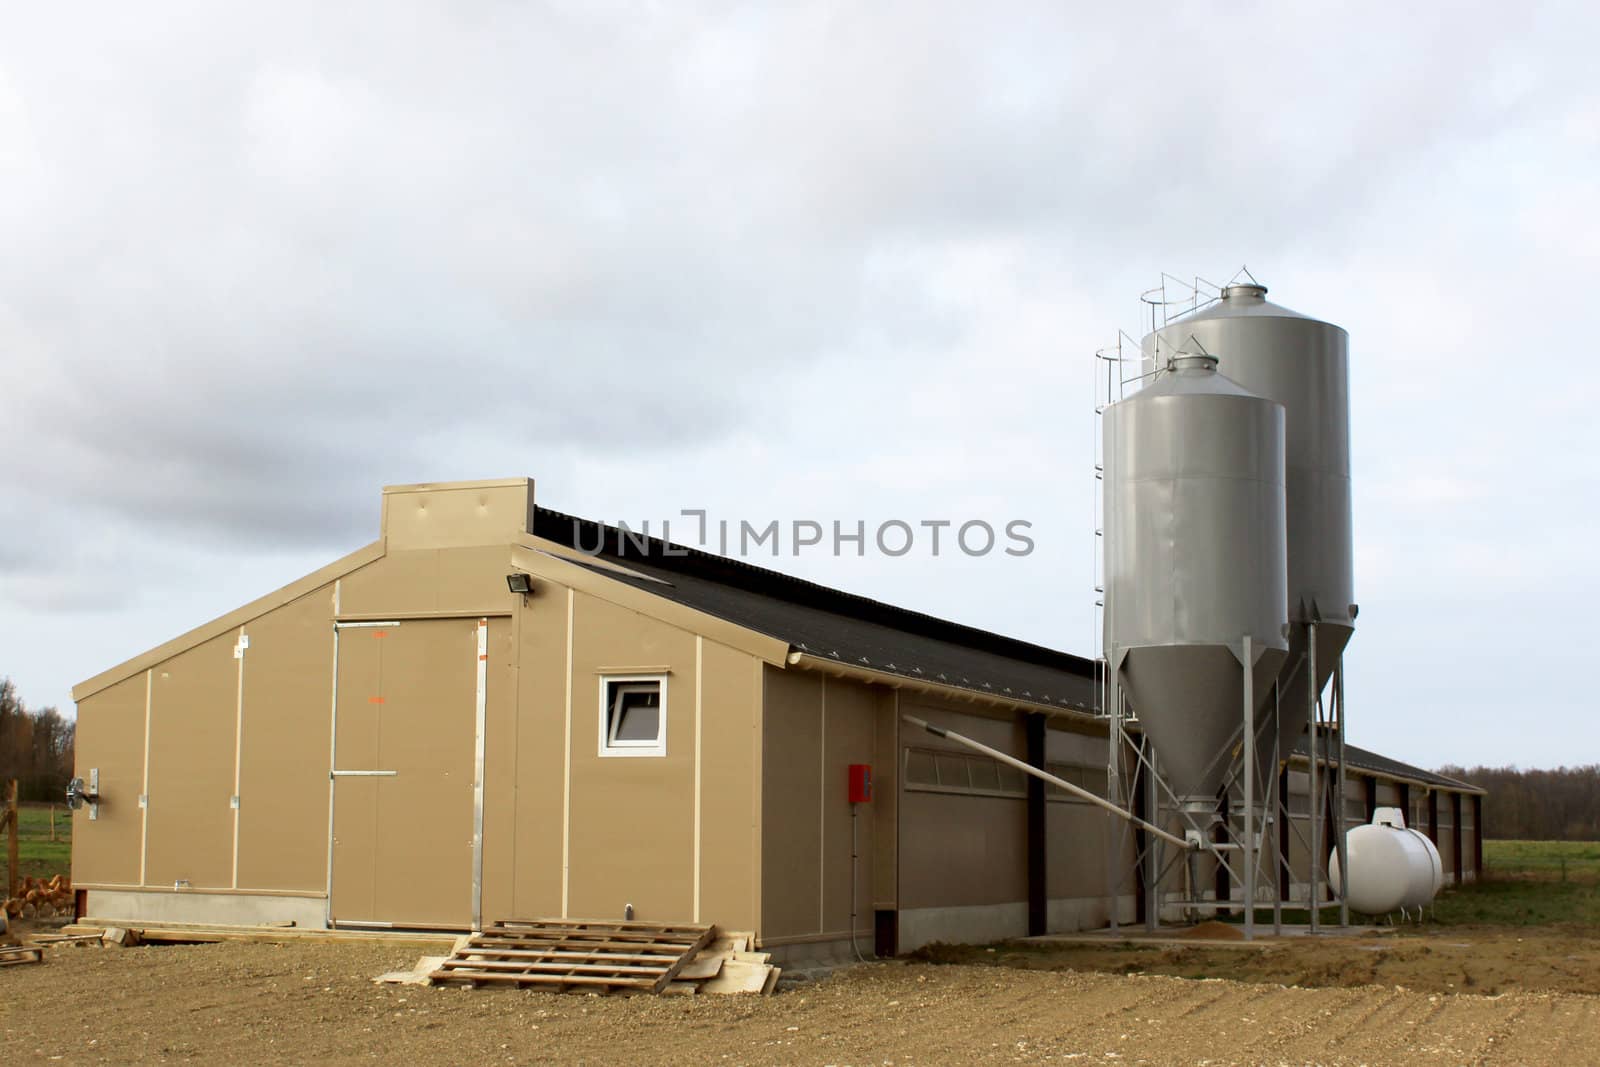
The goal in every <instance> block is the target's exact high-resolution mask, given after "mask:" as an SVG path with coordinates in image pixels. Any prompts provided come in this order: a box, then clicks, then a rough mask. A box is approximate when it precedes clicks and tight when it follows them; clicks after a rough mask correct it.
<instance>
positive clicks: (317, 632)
mask: <svg viewBox="0 0 1600 1067" xmlns="http://www.w3.org/2000/svg"><path fill="white" fill-rule="evenodd" d="M332 619H333V589H332V586H331V585H330V586H327V587H324V588H323V589H319V590H317V591H316V592H314V593H312V594H310V595H308V596H305V597H302V598H301V599H299V600H296V601H294V602H293V603H290V604H288V605H285V606H284V607H282V608H279V609H278V610H276V611H273V612H269V613H268V614H266V615H264V616H263V617H261V618H259V619H256V620H255V621H253V622H251V623H249V624H247V625H246V626H245V633H246V634H248V635H249V637H250V647H249V648H248V649H246V650H245V654H244V729H243V735H242V737H241V738H240V744H239V754H240V767H239V783H240V792H239V798H240V799H239V885H240V887H241V888H248V889H281V890H290V891H299V892H316V893H321V892H323V891H325V890H326V888H327V878H328V742H329V733H328V719H329V715H330V713H331V708H330V705H331V703H332V699H331V679H332V678H333V623H332Z"/></svg>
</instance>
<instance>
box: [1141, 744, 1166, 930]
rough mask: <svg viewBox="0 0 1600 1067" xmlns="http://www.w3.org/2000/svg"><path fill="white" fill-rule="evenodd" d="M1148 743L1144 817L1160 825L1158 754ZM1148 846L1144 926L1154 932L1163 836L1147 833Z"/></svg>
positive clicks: (1158, 907) (1158, 913) (1157, 920)
mask: <svg viewBox="0 0 1600 1067" xmlns="http://www.w3.org/2000/svg"><path fill="white" fill-rule="evenodd" d="M1145 745H1146V750H1147V755H1148V756H1149V759H1148V760H1146V762H1145V767H1144V776H1143V778H1142V779H1141V782H1142V788H1143V789H1144V817H1145V818H1146V819H1149V820H1150V821H1151V822H1153V823H1157V824H1160V823H1161V822H1162V819H1161V797H1160V795H1159V793H1158V792H1157V791H1156V753H1155V749H1154V747H1153V746H1151V745H1150V744H1149V741H1148V739H1146V742H1145ZM1145 848H1146V850H1147V854H1146V856H1145V877H1144V928H1145V930H1147V931H1148V932H1150V933H1152V934H1153V933H1155V932H1156V927H1158V926H1159V925H1160V924H1161V839H1160V838H1158V837H1156V836H1155V835H1154V834H1146V835H1145Z"/></svg>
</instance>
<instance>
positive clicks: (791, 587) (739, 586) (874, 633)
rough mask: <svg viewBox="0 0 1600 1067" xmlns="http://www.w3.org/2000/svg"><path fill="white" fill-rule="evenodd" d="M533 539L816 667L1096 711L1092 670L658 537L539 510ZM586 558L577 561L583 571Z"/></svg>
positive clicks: (1062, 655)
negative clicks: (830, 665) (598, 563)
mask: <svg viewBox="0 0 1600 1067" xmlns="http://www.w3.org/2000/svg"><path fill="white" fill-rule="evenodd" d="M533 532H534V534H535V535H536V536H538V537H542V538H544V539H546V540H548V541H553V542H555V543H557V544H560V545H563V546H566V547H568V548H574V549H577V550H579V551H580V552H583V553H587V554H589V555H592V556H594V557H595V558H596V560H604V561H608V562H612V563H617V564H621V565H623V566H626V567H627V568H629V569H630V570H633V571H637V572H638V573H639V574H640V575H643V576H644V577H633V576H630V575H627V574H622V573H619V572H617V571H614V570H611V569H609V568H605V567H593V568H592V569H594V570H596V571H597V572H599V573H603V574H605V575H606V576H607V577H608V578H613V579H615V580H617V581H621V582H626V583H627V584H629V585H633V586H636V587H637V588H639V589H643V590H644V591H646V592H649V593H652V594H654V595H656V596H660V597H665V598H666V599H668V600H671V601H674V602H676V603H679V604H682V605H684V606H685V607H690V608H694V609H695V610H697V611H703V612H705V613H706V614H708V615H714V616H716V617H717V618H720V619H726V620H727V621H728V622H731V623H735V624H737V625H739V626H743V627H745V628H747V629H750V630H754V631H756V632H758V633H763V634H766V635H768V636H769V637H775V638H777V639H778V640H780V641H785V642H788V644H789V645H790V646H791V647H793V648H794V649H795V650H796V651H799V652H803V653H806V654H808V655H811V656H815V657H817V658H819V659H826V660H833V661H835V662H838V663H841V664H848V665H850V666H854V667H861V668H865V669H869V670H874V671H882V672H884V673H886V674H895V675H900V676H902V677H905V678H909V679H913V680H916V681H923V682H931V683H936V684H939V685H948V686H953V687H955V688H958V689H966V690H970V691H972V692H975V693H982V694H985V695H988V696H993V697H999V698H1001V699H1010V700H1018V701H1028V702H1031V703H1034V704H1045V705H1050V706H1053V707H1058V708H1063V709H1070V710H1074V711H1091V710H1092V709H1093V707H1094V692H1095V690H1094V664H1093V662H1092V661H1090V660H1087V659H1084V658H1083V657H1082V656H1074V655H1071V654H1070V653H1066V652H1058V651H1056V650H1054V649H1049V648H1044V647H1041V646H1039V645H1034V644H1029V643H1028V642H1026V641H1018V640H1016V639H1014V638H1010V637H1002V636H1000V635H999V634H993V633H989V632H988V631H986V630H979V629H975V628H973V627H971V626H962V625H960V624H959V623H954V622H949V621H947V620H944V619H939V618H935V617H934V616H931V615H924V614H921V613H920V612H915V611H907V610H906V609H904V608H897V607H894V606H893V605H890V604H885V603H882V602H881V601H877V600H871V599H869V598H867V597H863V596H856V595H854V594H852V593H845V592H841V591H840V590H837V589H830V588H828V587H827V586H823V585H817V584H816V583H814V582H808V581H805V580H804V579H801V578H794V577H791V576H789V575H786V574H779V573H778V572H777V571H771V570H767V569H765V568H762V567H756V566H753V565H752V564H749V563H745V562H743V561H742V560H735V559H728V558H726V557H723V556H716V555H712V554H711V553H709V552H702V551H700V550H698V549H693V548H686V547H683V546H680V545H669V543H668V542H665V541H662V540H660V539H659V538H655V537H647V536H644V535H641V534H635V533H633V532H632V531H630V532H629V533H628V534H627V536H623V535H622V533H621V531H619V530H618V529H617V528H616V527H614V526H608V525H606V524H604V523H597V522H593V521H591V520H589V519H582V518H578V517H576V516H573V515H566V514H563V513H562V512H559V511H552V510H550V509H549V508H543V507H541V508H537V509H536V511H535V515H534V529H533ZM581 562H582V561H581V560H580V561H579V563H580V565H581Z"/></svg>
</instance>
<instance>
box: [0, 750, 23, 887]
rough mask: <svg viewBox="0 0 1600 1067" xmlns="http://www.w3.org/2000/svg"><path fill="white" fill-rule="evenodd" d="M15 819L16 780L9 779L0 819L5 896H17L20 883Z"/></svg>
mask: <svg viewBox="0 0 1600 1067" xmlns="http://www.w3.org/2000/svg"><path fill="white" fill-rule="evenodd" d="M18 822H19V819H18V817H17V780H16V779H15V778H13V779H11V785H10V787H9V788H8V789H7V790H6V810H5V816H4V817H3V818H0V823H4V824H5V827H6V896H7V897H8V898H9V897H14V896H16V895H17V886H18V884H19V883H20V882H21V881H22V870H21V866H22V859H21V855H22V854H21V851H20V846H19V845H18V842H17V834H18V832H19V831H20V829H21V827H20V826H19V825H18Z"/></svg>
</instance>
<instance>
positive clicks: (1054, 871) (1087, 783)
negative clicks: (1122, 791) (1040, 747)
mask: <svg viewBox="0 0 1600 1067" xmlns="http://www.w3.org/2000/svg"><path fill="white" fill-rule="evenodd" d="M1045 760H1046V762H1048V763H1050V764H1052V765H1053V766H1052V768H1051V770H1052V773H1059V769H1060V768H1071V769H1072V771H1073V772H1074V773H1069V774H1068V775H1066V780H1067V781H1070V782H1072V783H1073V784H1075V785H1082V786H1084V787H1085V788H1089V789H1090V790H1091V792H1094V793H1095V794H1096V795H1098V796H1104V795H1105V780H1106V739H1105V738H1104V737H1088V736H1085V735H1083V734H1078V733H1069V732H1066V731H1063V730H1048V731H1047V732H1046V734H1045ZM1047 795H1049V796H1050V799H1049V801H1047V803H1046V804H1045V855H1046V860H1045V866H1046V869H1047V871H1048V875H1047V882H1046V885H1047V886H1048V895H1049V898H1050V899H1051V900H1061V899H1073V898H1083V897H1104V896H1105V894H1106V890H1107V888H1108V885H1109V883H1108V881H1107V878H1106V865H1107V860H1108V857H1109V856H1110V847H1111V838H1110V836H1109V835H1111V834H1118V835H1121V836H1120V837H1119V840H1125V841H1126V842H1127V844H1126V845H1125V846H1124V848H1123V851H1124V853H1125V855H1124V857H1123V861H1122V866H1121V868H1120V869H1119V870H1118V872H1117V873H1118V875H1119V876H1121V875H1122V873H1123V872H1124V871H1127V872H1131V871H1132V870H1133V845H1132V841H1133V834H1132V832H1131V831H1129V832H1127V833H1126V834H1124V832H1123V826H1124V825H1125V824H1124V823H1123V821H1122V820H1121V819H1119V818H1117V817H1116V816H1114V815H1112V814H1110V813H1109V812H1106V811H1104V810H1103V809H1101V808H1097V807H1095V806H1094V805H1092V804H1090V803H1089V802H1088V801H1086V800H1078V799H1075V798H1070V797H1067V796H1063V795H1058V794H1055V793H1053V792H1051V793H1047ZM1119 892H1121V893H1124V894H1126V893H1132V892H1134V882H1133V881H1132V878H1131V874H1130V877H1129V878H1128V879H1127V880H1126V882H1125V883H1124V884H1123V886H1122V887H1121V889H1120V890H1119Z"/></svg>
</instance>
